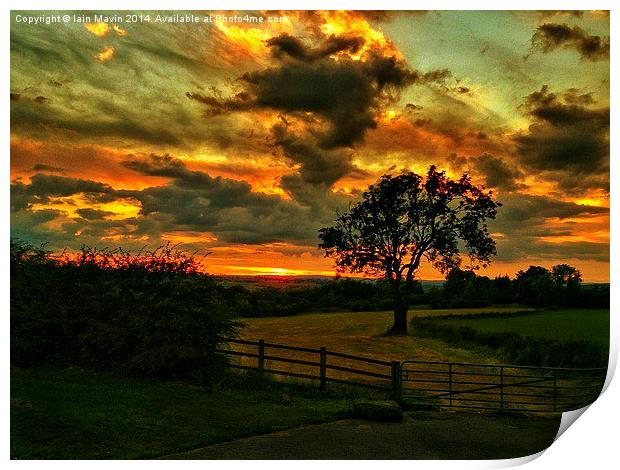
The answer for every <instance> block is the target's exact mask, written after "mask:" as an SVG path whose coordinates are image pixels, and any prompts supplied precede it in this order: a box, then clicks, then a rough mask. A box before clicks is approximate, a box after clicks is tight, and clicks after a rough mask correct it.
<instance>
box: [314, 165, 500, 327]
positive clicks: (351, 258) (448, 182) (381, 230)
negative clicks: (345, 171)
mask: <svg viewBox="0 0 620 470" xmlns="http://www.w3.org/2000/svg"><path fill="white" fill-rule="evenodd" d="M499 206H500V204H499V203H497V202H495V201H494V200H493V198H492V195H491V192H485V191H484V189H483V188H479V187H477V186H475V185H474V184H472V182H471V179H470V178H469V177H468V176H467V175H463V176H462V177H461V178H460V179H458V180H453V179H451V178H449V177H448V176H446V174H445V172H441V171H437V169H436V167H435V166H431V167H430V169H429V171H428V173H427V174H426V176H420V175H417V174H415V173H404V174H401V175H398V176H391V175H385V176H382V177H381V178H380V179H379V181H378V182H377V183H375V184H374V185H371V186H370V187H369V188H368V190H367V191H365V192H364V193H363V194H362V199H361V201H360V202H358V203H356V204H355V205H353V206H352V207H351V208H350V209H349V211H348V212H346V213H344V214H342V215H340V216H339V217H338V218H337V220H336V224H335V225H334V226H333V227H327V228H323V229H321V230H320V231H319V238H320V239H321V243H320V244H319V247H320V248H321V249H323V250H325V256H327V257H332V258H334V259H335V262H336V266H337V268H338V269H339V270H341V271H350V272H361V273H366V274H368V275H372V276H381V277H385V278H386V279H388V280H389V281H390V285H391V290H392V296H393V303H394V324H393V325H392V328H391V332H392V333H399V334H400V333H406V332H407V312H408V310H409V300H410V299H409V295H410V292H411V290H412V289H413V287H414V285H415V283H414V276H415V273H416V271H417V270H418V268H419V267H420V263H421V262H422V260H423V258H426V259H427V260H428V261H429V262H430V263H431V264H432V265H433V266H434V267H435V268H436V269H438V270H439V271H441V272H444V273H445V272H447V271H449V270H450V269H453V268H456V267H459V266H460V265H461V262H462V259H461V255H460V252H461V250H462V249H463V251H465V252H467V254H468V255H469V257H470V260H471V263H472V266H470V269H478V268H479V267H480V265H482V266H486V264H487V263H488V262H489V261H490V258H491V256H493V255H494V254H495V253H496V251H495V241H494V240H493V239H492V238H491V236H490V234H489V232H488V229H487V226H486V223H485V221H486V220H487V219H493V218H495V215H496V213H497V208H498V207H499ZM477 263H480V265H478V264H477Z"/></svg>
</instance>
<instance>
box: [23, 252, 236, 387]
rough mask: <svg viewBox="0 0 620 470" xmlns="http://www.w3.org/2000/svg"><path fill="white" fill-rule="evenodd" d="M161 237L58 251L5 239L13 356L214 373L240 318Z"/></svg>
mask: <svg viewBox="0 0 620 470" xmlns="http://www.w3.org/2000/svg"><path fill="white" fill-rule="evenodd" d="M199 267H200V266H199V262H198V261H197V260H196V259H194V258H193V257H191V256H188V255H185V254H184V253H182V252H180V251H178V250H176V249H175V247H171V246H166V247H162V248H160V249H157V250H155V251H152V252H144V253H138V254H136V255H133V254H130V253H128V252H125V251H122V250H118V251H113V252H112V251H106V250H94V249H89V248H86V247H84V248H83V249H82V251H81V252H80V253H79V254H77V255H68V254H64V255H62V256H60V257H58V258H55V257H53V256H51V254H50V253H47V252H45V251H44V250H43V249H41V248H39V249H36V248H34V247H32V246H30V245H28V244H25V243H23V242H20V241H11V363H12V364H13V365H16V366H22V367H33V366H41V365H44V364H51V365H63V364H66V365H69V364H73V365H80V366H85V367H94V368H98V369H120V370H124V371H126V372H129V373H131V374H134V375H139V376H146V377H154V378H190V377H191V378H201V379H202V380H204V381H208V380H210V379H213V378H214V377H215V376H216V375H217V373H218V371H220V370H221V368H222V367H223V365H224V364H225V361H226V360H225V358H224V356H223V355H221V354H218V352H217V349H218V346H219V345H220V344H221V343H222V342H223V339H224V337H226V336H230V335H234V333H235V329H236V324H235V322H233V321H232V320H231V319H230V317H231V312H230V311H229V309H228V307H227V304H226V302H225V301H224V299H223V298H222V295H221V292H220V290H219V289H218V288H217V285H216V283H215V281H214V280H213V279H212V278H211V277H210V276H208V275H205V274H203V273H201V272H200V270H199Z"/></svg>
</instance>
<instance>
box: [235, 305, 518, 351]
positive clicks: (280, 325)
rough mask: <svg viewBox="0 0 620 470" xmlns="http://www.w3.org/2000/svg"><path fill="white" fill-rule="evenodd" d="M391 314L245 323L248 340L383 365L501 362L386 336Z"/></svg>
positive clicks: (432, 313) (424, 313)
mask: <svg viewBox="0 0 620 470" xmlns="http://www.w3.org/2000/svg"><path fill="white" fill-rule="evenodd" d="M522 310H523V308H477V309H460V310H411V311H410V312H409V317H410V318H411V317H412V316H420V317H440V316H445V315H455V314H475V313H492V312H496V313H514V312H517V311H522ZM392 318H393V313H392V312H351V313H312V314H305V315H296V316H292V317H268V318H250V319H245V320H242V322H243V325H244V329H243V330H242V332H241V337H242V338H245V339H251V340H257V339H264V340H266V341H268V342H272V343H280V344H286V345H296V346H307V347H314V348H316V347H320V346H325V347H327V348H328V349H330V350H333V351H337V352H344V353H349V354H355V355H360V356H368V357H373V358H375V359H385V360H405V359H419V360H436V361H459V362H485V363H493V362H497V359H496V358H495V357H493V356H481V355H480V353H476V352H471V351H468V350H466V349H462V348H455V347H452V346H450V345H449V344H447V343H445V342H444V341H441V340H436V339H432V338H416V337H413V336H411V335H409V336H386V335H385V332H386V331H387V330H388V328H389V327H390V326H391V324H392Z"/></svg>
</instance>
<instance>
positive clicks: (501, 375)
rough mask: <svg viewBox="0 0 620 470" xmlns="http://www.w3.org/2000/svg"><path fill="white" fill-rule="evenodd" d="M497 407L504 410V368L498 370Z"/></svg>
mask: <svg viewBox="0 0 620 470" xmlns="http://www.w3.org/2000/svg"><path fill="white" fill-rule="evenodd" d="M499 407H500V408H504V366H501V367H500V368H499Z"/></svg>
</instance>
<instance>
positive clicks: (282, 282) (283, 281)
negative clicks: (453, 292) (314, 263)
mask: <svg viewBox="0 0 620 470" xmlns="http://www.w3.org/2000/svg"><path fill="white" fill-rule="evenodd" d="M215 277H216V278H217V279H219V280H220V281H221V282H222V284H224V285H227V286H241V287H245V288H246V289H248V290H255V289H262V288H266V287H271V288H274V289H301V288H307V287H312V286H318V285H321V284H324V283H326V282H329V281H333V280H334V277H332V276H281V275H258V276H235V275H217V276H215ZM341 279H344V277H342V278H341ZM349 279H357V280H360V281H364V282H377V281H376V280H375V279H360V278H349ZM444 282H445V281H443V280H437V281H425V280H423V281H422V287H424V288H425V289H428V288H431V287H434V286H441V285H442V284H443V283H444Z"/></svg>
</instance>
